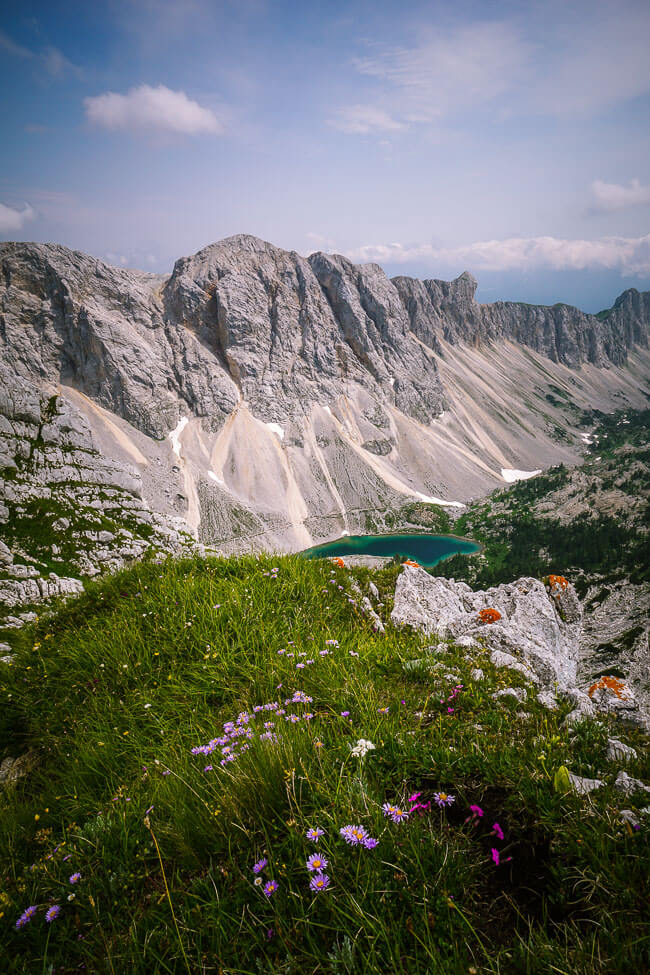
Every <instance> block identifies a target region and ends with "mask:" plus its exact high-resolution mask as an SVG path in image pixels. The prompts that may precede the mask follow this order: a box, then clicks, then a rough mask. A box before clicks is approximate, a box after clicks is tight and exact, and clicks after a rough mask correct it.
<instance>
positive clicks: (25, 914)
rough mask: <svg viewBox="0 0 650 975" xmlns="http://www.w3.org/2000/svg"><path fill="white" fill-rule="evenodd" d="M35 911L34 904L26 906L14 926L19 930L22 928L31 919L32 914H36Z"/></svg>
mask: <svg viewBox="0 0 650 975" xmlns="http://www.w3.org/2000/svg"><path fill="white" fill-rule="evenodd" d="M36 911H37V907H36V904H32V906H31V907H28V908H27V910H26V911H23V913H22V914H21V915H20V917H19V918H18V920H17V921H16V927H17V928H18V929H19V930H20V928H24V927H25V925H26V924H28V923H29V922H30V921H31V919H32V918H33V917H34V915H35V914H36Z"/></svg>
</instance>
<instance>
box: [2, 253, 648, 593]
mask: <svg viewBox="0 0 650 975" xmlns="http://www.w3.org/2000/svg"><path fill="white" fill-rule="evenodd" d="M475 289H476V282H475V281H474V279H473V278H472V277H471V275H469V274H463V275H461V276H460V277H459V278H457V279H456V280H455V281H451V282H447V281H415V280H412V279H410V278H395V279H393V280H389V279H388V278H387V277H386V275H385V274H384V272H383V270H382V269H381V268H380V267H378V266H377V265H375V264H369V265H364V266H356V265H354V264H352V263H351V262H350V261H348V260H347V259H346V258H344V257H341V256H337V255H328V254H321V253H317V254H312V255H311V256H310V257H309V258H304V257H301V256H300V255H298V254H297V253H295V252H293V251H285V250H282V249H281V248H278V247H274V246H273V245H272V244H269V243H266V242H265V241H262V240H259V239H258V238H256V237H251V236H246V235H239V236H236V237H230V238H228V239H226V240H223V241H220V242H219V243H216V244H212V245H211V246H209V247H206V248H204V249H203V250H201V251H199V253H197V254H195V255H193V256H191V257H185V258H181V259H180V260H179V261H177V262H176V265H175V267H174V270H173V273H172V274H171V276H169V277H168V278H166V277H163V276H160V275H154V274H147V273H144V272H140V271H129V270H124V269H120V268H115V267H110V266H108V265H106V264H104V263H102V262H101V261H98V260H96V259H95V258H92V257H89V256H88V255H85V254H81V253H79V252H77V251H71V250H68V249H67V248H65V247H61V246H58V245H46V244H23V243H7V244H0V526H2V525H3V524H4V525H9V523H10V522H11V521H12V520H13V522H14V523H17V522H20V523H21V524H22V525H23V527H22V528H21V530H20V532H18V533H17V534H16V532H14V535H12V536H11V537H12V538H14V541H12V542H11V545H12V546H13V548H12V552H13V555H14V556H15V557H16V559H18V560H19V561H18V562H17V563H16V562H12V563H11V564H12V565H13V564H18V565H19V566H20V565H22V566H25V565H27V563H28V562H29V559H28V558H27V555H26V554H25V553H23V554H22V555H20V552H19V550H18V549H19V548H20V545H19V542H18V541H16V539H18V538H19V536H20V537H23V536H24V537H27V534H28V532H27V522H28V521H29V519H30V518H32V519H36V520H38V518H39V517H40V518H41V520H43V518H44V517H45V515H44V514H43V510H44V509H41V508H39V507H38V503H39V499H45V500H47V502H48V505H49V507H48V511H49V512H50V514H51V520H52V523H53V524H54V523H55V522H56V523H57V524H60V523H61V517H57V510H59V509H64V510H65V512H66V515H65V517H64V518H63V521H66V520H70V518H69V515H71V514H74V512H75V511H77V510H81V509H83V511H84V512H85V514H84V519H85V528H84V531H86V532H87V534H88V533H89V535H90V536H94V534H98V533H99V534H101V533H102V532H103V534H104V535H105V534H106V533H107V532H108V534H112V535H113V536H115V539H114V545H113V543H112V542H110V543H109V542H107V543H106V545H107V546H108V548H106V546H105V547H104V549H102V550H101V551H102V552H103V553H104V554H103V556H102V558H99V560H95V562H94V563H93V565H94V566H95V568H96V567H100V568H101V566H102V565H105V564H113V562H114V561H115V559H118V558H119V557H118V555H117V554H115V553H116V552H119V551H127V552H133V551H134V550H135V549H139V548H140V547H141V544H140V543H141V542H142V543H144V541H146V539H145V536H146V535H147V531H148V530H146V529H145V528H143V525H149V527H151V525H150V522H151V517H152V515H151V513H152V512H153V514H154V515H156V517H158V515H159V516H160V518H162V519H163V520H162V521H161V522H160V523H158V522H156V523H155V525H154V527H155V530H156V533H157V537H161V536H162V535H164V534H165V532H167V531H169V532H171V535H170V537H171V538H172V539H173V540H174V545H178V544H181V542H180V541H178V540H177V539H176V535H175V533H176V534H178V530H179V529H180V528H181V527H182V526H179V525H178V524H177V523H176V522H173V521H171V522H170V521H165V519H174V518H182V519H183V524H184V527H185V528H186V529H187V530H189V531H190V532H191V533H192V534H194V536H197V537H198V538H199V539H201V541H203V542H206V543H209V544H218V545H219V546H220V547H221V548H222V549H223V550H224V551H237V550H241V549H244V548H245V549H250V548H251V547H259V548H269V547H270V548H275V549H290V550H295V549H300V548H305V547H308V546H309V545H311V544H313V543H315V542H318V541H322V540H325V539H327V538H332V537H337V536H338V535H340V534H341V533H342V532H343V531H347V532H351V533H354V532H357V533H363V532H364V531H366V530H368V528H369V527H372V528H375V529H379V530H381V528H382V526H383V524H384V523H387V522H390V523H392V524H396V523H395V518H394V513H395V512H396V511H397V512H399V511H401V510H407V509H409V510H410V508H412V506H413V503H414V502H421V503H432V502H441V503H443V504H444V503H447V504H450V505H452V507H453V506H454V505H460V504H461V503H462V502H464V501H466V500H468V499H469V498H472V497H476V496H478V495H482V494H485V493H487V492H488V491H489V490H491V489H492V488H495V487H497V486H499V485H500V484H502V483H503V480H504V475H503V474H502V471H503V470H506V471H507V472H508V471H510V469H514V470H515V471H516V470H520V471H531V470H537V469H539V468H543V467H546V466H548V465H550V464H552V463H559V462H566V463H571V462H573V461H576V460H577V459H578V458H579V456H580V451H581V449H582V440H581V437H580V435H579V434H578V433H577V432H576V430H575V418H576V415H577V414H576V410H580V409H583V408H588V407H597V408H599V409H608V410H611V409H614V408H616V407H620V406H622V405H625V404H626V403H629V404H630V405H632V406H639V405H642V404H643V403H644V397H643V392H642V389H641V387H642V386H643V383H644V382H645V380H646V378H647V374H648V365H647V362H646V360H645V358H644V356H645V355H646V354H645V351H644V350H645V348H647V344H648V321H649V318H650V295H647V294H645V295H640V294H638V292H635V291H629V292H626V293H625V294H624V295H622V296H621V297H620V298H619V299H618V300H617V302H616V304H615V305H614V307H613V308H612V309H611V310H610V311H609V312H607V313H604V314H603V315H601V316H599V317H595V316H591V315H585V314H583V313H582V312H580V311H579V310H577V309H575V308H569V307H568V306H565V305H559V306H555V307H553V308H541V307H536V306H529V305H523V304H513V303H503V302H501V303H496V304H494V305H479V304H477V303H476V302H475V301H474V293H475ZM506 340H507V341H506ZM630 350H633V355H632V356H631V359H630V363H629V364H628V365H626V366H625V368H622V366H623V364H624V363H625V362H626V357H627V355H628V351H630ZM585 362H589V363H592V364H594V365H596V366H608V367H609V368H607V369H595V370H594V369H591V370H583V371H582V372H581V371H580V370H579V368H577V367H579V366H580V365H581V364H582V363H585ZM567 367H570V368H568V369H567ZM571 370H574V371H571ZM551 383H552V385H553V396H552V397H549V395H548V394H549V391H550V384H551ZM558 389H559V390H561V392H562V396H559V398H558V393H557V391H558ZM560 400H562V401H561V402H560ZM108 495H110V499H111V505H112V508H113V512H114V513H113V515H111V518H112V519H113V522H112V523H111V526H110V530H109V528H107V527H106V526H104V528H103V529H102V530H101V531H100V529H99V527H98V526H99V523H100V522H101V518H96V517H95V515H93V514H92V512H93V511H95V512H97V511H100V510H101V509H102V507H103V506H106V503H107V496H108ZM39 511H40V514H39V513H38V512H39ZM125 512H126V514H125ZM122 515H124V517H122ZM49 517H50V515H48V518H49ZM120 519H121V520H120ZM125 519H126V521H125ZM154 521H155V518H154ZM23 522H24V524H23ZM93 526H94V527H93ZM120 526H121V527H120ZM95 528H96V529H97V531H95ZM30 530H31V529H30ZM64 531H65V530H64ZM7 532H8V529H7ZM125 533H126V534H125ZM128 533H130V534H131V535H132V536H134V538H135V539H136V541H135V542H133V543H132V539H130V538H129V535H128ZM138 533H139V534H138ZM178 538H179V539H181V535H179V536H178ZM138 539H139V541H138ZM89 541H92V539H91V538H89ZM102 544H103V543H102ZM112 545H113V547H112V548H111V546H112ZM16 546H18V548H16ZM91 548H92V546H91ZM14 549H15V551H14ZM89 551H90V549H89ZM93 551H94V550H93ZM66 552H67V554H66ZM64 556H65V558H64ZM91 556H92V553H91V554H90V555H88V559H89V560H90V562H92V559H93V558H94V556H92V557H91ZM71 557H72V556H71V552H69V551H68V550H67V549H66V551H62V552H61V553H59V555H57V556H56V558H55V559H54V562H48V563H47V567H48V568H52V567H54V568H55V569H57V568H59V567H61V566H60V564H61V565H63V566H65V565H68V566H71V567H72V568H74V566H73V564H72V562H71V561H70V559H71ZM20 559H23V561H22V562H21V561H20ZM24 559H27V562H25V561H24ZM90 562H89V563H88V564H90ZM84 564H85V563H84ZM3 571H4V570H2V569H1V568H0V582H1V579H2V572H3ZM16 571H18V573H19V577H20V573H22V572H23V569H21V568H19V569H18V570H16ZM38 571H40V572H42V571H44V569H43V566H40V568H39V570H38ZM70 571H72V569H70ZM0 598H1V594H0Z"/></svg>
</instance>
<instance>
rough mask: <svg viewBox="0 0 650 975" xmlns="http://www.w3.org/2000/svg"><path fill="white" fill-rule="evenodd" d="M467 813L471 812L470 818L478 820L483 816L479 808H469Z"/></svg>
mask: <svg viewBox="0 0 650 975" xmlns="http://www.w3.org/2000/svg"><path fill="white" fill-rule="evenodd" d="M469 811H470V812H471V814H472V816H477V817H478V818H479V819H480V818H481V816H482V815H483V810H482V809H481V807H480V806H470V807H469Z"/></svg>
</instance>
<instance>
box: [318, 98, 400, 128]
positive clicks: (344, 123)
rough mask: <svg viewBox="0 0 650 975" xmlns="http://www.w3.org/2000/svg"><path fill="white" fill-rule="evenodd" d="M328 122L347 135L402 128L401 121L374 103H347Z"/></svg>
mask: <svg viewBox="0 0 650 975" xmlns="http://www.w3.org/2000/svg"><path fill="white" fill-rule="evenodd" d="M329 124H330V125H332V126H333V127H334V128H335V129H340V130H341V132H346V133H347V134H348V135H368V134H370V133H373V132H397V131H399V130H400V129H403V128H404V125H403V124H402V123H401V122H397V121H396V120H395V119H394V118H391V116H390V115H389V114H388V112H385V111H384V109H383V108H379V107H378V106H375V105H349V106H348V107H347V108H340V109H338V110H337V111H336V113H335V114H334V116H333V117H332V118H331V119H330V120H329Z"/></svg>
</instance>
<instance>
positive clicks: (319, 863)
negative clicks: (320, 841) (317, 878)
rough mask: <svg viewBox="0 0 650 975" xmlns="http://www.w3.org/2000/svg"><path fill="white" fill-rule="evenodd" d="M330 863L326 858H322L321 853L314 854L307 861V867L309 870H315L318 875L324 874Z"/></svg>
mask: <svg viewBox="0 0 650 975" xmlns="http://www.w3.org/2000/svg"><path fill="white" fill-rule="evenodd" d="M328 862H329V861H328V860H326V859H325V857H323V856H321V855H320V853H312V855H311V856H310V857H309V859H308V860H307V864H306V866H307V869H308V870H313V871H315V872H316V873H322V871H323V870H324V869H325V867H326V866H327V864H328Z"/></svg>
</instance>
